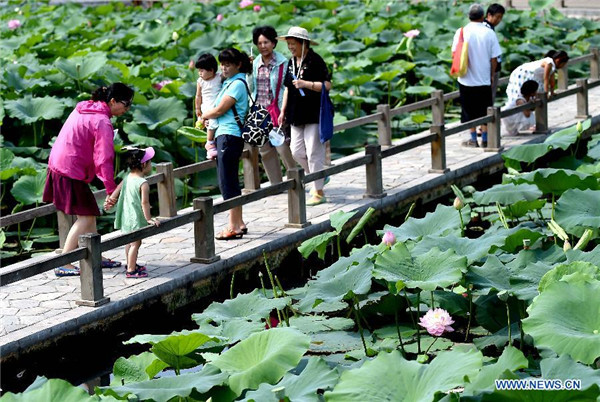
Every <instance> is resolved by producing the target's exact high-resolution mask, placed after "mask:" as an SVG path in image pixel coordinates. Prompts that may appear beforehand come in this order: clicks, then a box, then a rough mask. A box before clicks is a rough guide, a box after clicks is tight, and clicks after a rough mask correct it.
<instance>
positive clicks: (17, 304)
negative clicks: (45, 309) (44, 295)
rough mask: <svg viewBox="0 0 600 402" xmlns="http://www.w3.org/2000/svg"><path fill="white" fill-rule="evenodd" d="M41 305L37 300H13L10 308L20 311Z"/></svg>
mask: <svg viewBox="0 0 600 402" xmlns="http://www.w3.org/2000/svg"><path fill="white" fill-rule="evenodd" d="M39 305H40V302H39V301H37V300H30V299H24V300H11V301H10V306H11V307H14V308H18V309H23V308H29V307H37V306H39Z"/></svg>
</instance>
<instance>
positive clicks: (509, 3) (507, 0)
mask: <svg viewBox="0 0 600 402" xmlns="http://www.w3.org/2000/svg"><path fill="white" fill-rule="evenodd" d="M504 7H506V8H513V3H512V0H504Z"/></svg>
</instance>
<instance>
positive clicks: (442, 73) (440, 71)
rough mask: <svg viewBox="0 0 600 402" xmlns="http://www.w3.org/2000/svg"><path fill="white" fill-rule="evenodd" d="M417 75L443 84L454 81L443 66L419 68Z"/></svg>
mask: <svg viewBox="0 0 600 402" xmlns="http://www.w3.org/2000/svg"><path fill="white" fill-rule="evenodd" d="M417 73H418V74H420V75H422V76H423V77H430V78H431V79H432V80H434V81H437V82H440V83H442V84H447V83H449V82H450V81H452V79H451V78H450V76H449V75H448V71H447V70H446V69H445V68H443V67H442V66H435V65H434V66H427V67H419V68H418V69H417Z"/></svg>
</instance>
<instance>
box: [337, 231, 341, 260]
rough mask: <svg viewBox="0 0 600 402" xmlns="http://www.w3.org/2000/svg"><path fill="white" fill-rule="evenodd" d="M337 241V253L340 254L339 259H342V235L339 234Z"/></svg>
mask: <svg viewBox="0 0 600 402" xmlns="http://www.w3.org/2000/svg"><path fill="white" fill-rule="evenodd" d="M336 240H337V252H338V258H342V246H341V244H340V243H341V241H340V235H339V234H338V235H337V236H336Z"/></svg>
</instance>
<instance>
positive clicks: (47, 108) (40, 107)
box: [4, 95, 65, 124]
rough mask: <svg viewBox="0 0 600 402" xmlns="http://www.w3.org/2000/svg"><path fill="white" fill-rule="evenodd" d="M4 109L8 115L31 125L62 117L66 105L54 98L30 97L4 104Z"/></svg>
mask: <svg viewBox="0 0 600 402" xmlns="http://www.w3.org/2000/svg"><path fill="white" fill-rule="evenodd" d="M4 108H5V109H6V110H8V114H9V115H10V116H11V117H14V118H15V119H18V120H21V121H22V122H23V123H26V124H31V123H35V122H36V121H38V120H40V119H43V120H50V119H56V118H59V117H61V116H62V114H63V110H64V108H65V107H64V105H63V104H62V102H61V101H59V100H58V99H56V98H53V97H52V96H44V97H43V98H32V97H31V96H30V95H26V96H25V97H23V98H21V99H19V100H7V101H5V102H4Z"/></svg>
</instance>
